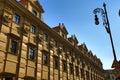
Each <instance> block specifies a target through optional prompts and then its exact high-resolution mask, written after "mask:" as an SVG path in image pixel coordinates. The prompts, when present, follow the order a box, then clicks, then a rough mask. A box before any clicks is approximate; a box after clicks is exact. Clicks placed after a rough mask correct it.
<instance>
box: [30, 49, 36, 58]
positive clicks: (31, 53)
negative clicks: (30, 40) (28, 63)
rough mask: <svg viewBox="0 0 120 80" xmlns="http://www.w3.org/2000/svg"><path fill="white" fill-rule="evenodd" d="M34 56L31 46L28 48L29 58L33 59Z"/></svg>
mask: <svg viewBox="0 0 120 80" xmlns="http://www.w3.org/2000/svg"><path fill="white" fill-rule="evenodd" d="M34 56H35V50H34V49H33V48H30V50H29V58H30V59H31V60H34Z"/></svg>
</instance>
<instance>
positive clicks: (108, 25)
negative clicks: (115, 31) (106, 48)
mask: <svg viewBox="0 0 120 80" xmlns="http://www.w3.org/2000/svg"><path fill="white" fill-rule="evenodd" d="M103 7H104V12H105V17H106V21H107V27H106V26H105V28H106V30H107V32H108V33H109V35H110V40H111V45H112V50H113V56H114V59H115V60H116V61H117V58H116V53H115V49H114V44H113V39H112V34H111V29H110V24H109V20H108V15H107V10H106V4H105V3H103Z"/></svg>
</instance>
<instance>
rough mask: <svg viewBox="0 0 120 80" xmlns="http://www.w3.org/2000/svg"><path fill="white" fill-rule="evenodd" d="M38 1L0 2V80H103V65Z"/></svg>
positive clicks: (5, 0) (9, 0)
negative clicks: (50, 20)
mask: <svg viewBox="0 0 120 80" xmlns="http://www.w3.org/2000/svg"><path fill="white" fill-rule="evenodd" d="M43 13H44V10H43V8H42V6H41V5H40V4H39V2H38V0H19V1H18V0H0V80H104V70H103V67H102V62H101V61H100V59H98V58H97V57H96V56H95V55H93V53H92V51H89V50H88V49H87V46H86V45H85V43H83V44H81V45H78V40H77V38H76V36H75V35H72V36H71V37H69V38H68V37H67V34H68V32H67V30H66V28H65V26H64V24H63V23H62V24H59V25H58V26H55V27H53V28H50V27H49V26H48V25H47V24H46V23H45V22H44V21H43V19H42V14H43Z"/></svg>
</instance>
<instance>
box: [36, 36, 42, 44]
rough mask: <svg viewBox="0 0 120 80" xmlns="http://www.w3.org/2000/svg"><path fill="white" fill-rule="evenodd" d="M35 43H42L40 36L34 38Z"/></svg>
mask: <svg viewBox="0 0 120 80" xmlns="http://www.w3.org/2000/svg"><path fill="white" fill-rule="evenodd" d="M36 41H37V42H38V43H40V42H42V38H41V35H38V36H36Z"/></svg>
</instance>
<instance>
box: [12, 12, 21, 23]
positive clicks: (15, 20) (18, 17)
mask: <svg viewBox="0 0 120 80" xmlns="http://www.w3.org/2000/svg"><path fill="white" fill-rule="evenodd" d="M13 21H14V22H15V23H17V24H19V23H20V16H19V15H18V14H16V13H15V14H14V19H13Z"/></svg>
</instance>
